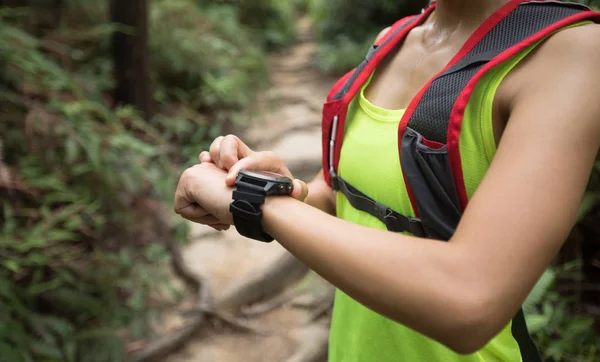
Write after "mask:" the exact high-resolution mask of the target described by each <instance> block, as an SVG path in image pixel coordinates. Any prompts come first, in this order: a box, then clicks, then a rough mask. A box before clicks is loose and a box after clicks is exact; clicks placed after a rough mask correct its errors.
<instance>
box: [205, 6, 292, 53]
mask: <svg viewBox="0 0 600 362" xmlns="http://www.w3.org/2000/svg"><path fill="white" fill-rule="evenodd" d="M197 2H198V3H199V4H201V7H202V8H204V9H206V8H210V7H211V6H214V4H215V3H216V4H218V5H217V6H223V5H226V6H227V7H228V8H230V9H235V12H236V20H238V21H239V22H240V23H241V24H243V25H244V26H245V27H247V28H249V29H250V30H252V33H253V36H254V37H256V38H257V39H258V40H259V42H258V44H260V45H261V46H262V47H263V48H265V49H268V50H277V49H281V48H282V47H284V46H286V45H289V44H290V43H291V42H293V41H294V39H295V28H294V20H295V17H294V16H295V3H294V2H293V1H281V0H219V1H214V0H197Z"/></svg>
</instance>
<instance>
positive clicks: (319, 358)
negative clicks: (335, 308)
mask: <svg viewBox="0 0 600 362" xmlns="http://www.w3.org/2000/svg"><path fill="white" fill-rule="evenodd" d="M300 334H301V342H300V348H298V350H297V351H296V353H294V354H293V355H292V356H291V357H290V358H288V359H287V360H286V361H285V362H325V361H326V360H327V348H328V342H329V335H328V328H326V326H324V325H319V324H314V325H311V326H309V327H307V328H305V329H303V330H302V331H301V333H300Z"/></svg>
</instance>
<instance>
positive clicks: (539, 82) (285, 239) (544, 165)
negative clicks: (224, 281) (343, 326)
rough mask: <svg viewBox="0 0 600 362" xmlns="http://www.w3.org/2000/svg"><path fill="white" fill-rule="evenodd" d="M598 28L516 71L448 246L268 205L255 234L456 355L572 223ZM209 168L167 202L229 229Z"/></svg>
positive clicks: (533, 276)
mask: <svg viewBox="0 0 600 362" xmlns="http://www.w3.org/2000/svg"><path fill="white" fill-rule="evenodd" d="M599 29H600V27H599V26H596V25H590V26H582V27H580V28H574V29H569V30H565V31H563V32H561V33H559V34H557V35H556V36H554V37H553V38H551V39H550V40H549V41H548V42H547V43H546V44H544V45H542V46H541V47H540V49H538V51H537V52H536V53H535V54H534V55H532V56H531V57H530V59H528V60H527V63H525V65H524V66H523V68H521V69H519V70H518V71H519V72H520V75H519V76H520V77H521V76H522V77H523V78H522V79H521V80H523V81H519V84H527V86H525V87H519V88H518V89H519V91H518V92H516V93H515V96H514V99H513V100H512V101H511V102H510V104H511V114H510V117H509V121H508V124H507V127H506V129H505V131H504V133H503V136H502V140H501V142H500V144H499V147H498V151H497V153H496V155H495V157H494V160H493V163H492V165H491V168H490V169H489V171H488V172H487V174H486V176H485V179H484V180H483V181H482V183H481V185H480V186H479V188H478V190H477V192H476V193H475V195H474V196H473V198H472V199H471V200H470V203H469V206H468V208H467V209H466V211H465V213H464V216H463V218H462V220H461V222H460V224H459V226H458V228H457V231H456V233H455V235H454V237H453V238H452V239H451V240H450V241H449V242H448V243H444V242H439V241H435V240H429V239H419V238H415V237H411V236H406V235H402V234H397V233H391V232H387V231H383V230H377V229H373V228H367V227H364V226H360V225H355V224H352V223H349V222H347V221H344V220H340V219H338V218H336V217H334V216H332V215H329V214H326V213H324V212H322V211H320V210H318V209H316V208H314V207H312V206H310V205H307V204H305V203H302V202H300V201H298V200H295V199H293V198H289V197H273V198H268V199H267V202H266V203H265V205H264V206H263V215H264V216H263V224H264V227H265V229H266V230H267V231H268V232H269V233H270V234H271V235H272V236H273V237H275V239H276V240H277V241H278V242H279V243H281V244H282V245H283V246H284V247H285V248H287V249H288V250H289V251H290V252H291V253H292V254H294V255H295V256H296V257H298V258H299V259H300V260H302V261H303V262H304V263H306V264H307V265H308V266H309V267H311V268H312V269H313V270H315V271H316V272H317V273H318V274H320V275H321V276H323V277H324V278H325V279H327V280H328V281H330V282H331V283H332V284H333V285H335V286H336V287H338V288H339V289H341V290H342V291H344V292H345V293H346V294H348V295H350V296H351V297H352V298H354V299H355V300H357V301H358V302H360V303H362V304H364V305H365V306H367V307H368V308H370V309H372V310H374V311H376V312H378V313H380V314H382V315H385V316H387V317H388V318H391V319H393V320H395V321H397V322H399V323H401V324H404V325H406V326H407V327H409V328H412V329H414V330H416V331H418V332H420V333H422V334H424V335H426V336H428V337H430V338H432V339H435V340H437V341H439V342H441V343H443V344H445V345H446V346H448V347H450V348H452V349H453V350H455V351H457V352H459V353H472V352H475V351H477V350H479V349H480V348H481V347H483V346H484V345H485V344H486V343H487V342H488V341H489V340H490V339H491V338H493V337H494V336H495V335H496V334H497V333H498V332H500V330H501V329H502V328H504V327H505V326H506V325H507V324H508V323H509V321H510V320H511V319H512V318H513V317H514V316H515V315H516V313H517V312H518V310H519V308H520V306H521V304H522V303H523V301H524V299H525V298H526V296H527V295H528V293H529V292H530V290H531V289H532V287H533V286H534V284H535V283H536V281H537V280H538V279H539V277H540V276H541V274H542V273H543V272H544V270H545V269H546V268H547V267H548V266H549V265H550V263H551V261H552V259H553V258H554V257H555V256H556V254H557V253H558V251H559V249H560V247H561V246H562V245H563V243H564V241H565V239H566V238H567V236H568V234H569V232H570V230H571V228H572V227H573V225H574V222H575V218H576V214H577V211H578V208H579V206H580V204H581V200H582V195H583V193H584V191H585V188H586V185H587V181H588V178H589V175H590V170H591V169H592V167H593V164H594V160H595V157H596V154H597V152H598V148H599V146H600V98H598V95H599V94H600V66H599V64H600V30H599ZM224 178H225V175H224V173H223V171H221V170H218V169H217V168H216V167H213V166H212V165H200V166H196V167H194V168H192V169H190V170H189V171H186V173H184V176H182V179H181V180H180V186H179V188H178V192H177V195H176V204H177V202H183V201H185V202H197V203H198V204H200V205H202V206H203V207H204V208H205V209H206V210H208V212H209V213H210V214H212V215H216V216H218V218H219V219H220V220H222V221H223V222H225V223H231V220H230V219H231V215H230V214H229V213H228V205H229V203H230V201H231V190H230V189H228V188H227V187H226V186H225V183H224Z"/></svg>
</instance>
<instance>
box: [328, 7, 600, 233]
mask: <svg viewBox="0 0 600 362" xmlns="http://www.w3.org/2000/svg"><path fill="white" fill-rule="evenodd" d="M434 9H435V3H434V4H432V5H430V6H429V7H427V8H426V9H424V10H423V12H422V14H421V15H415V16H409V17H406V18H404V19H401V20H400V21H398V22H396V23H395V24H394V25H393V26H392V27H391V29H390V30H389V31H388V32H387V34H386V35H385V36H384V37H383V38H382V39H380V40H379V41H378V42H376V43H375V44H374V45H373V46H372V47H371V49H370V50H369V52H368V54H367V55H366V57H365V59H364V61H363V62H362V63H361V64H360V65H359V66H358V67H356V68H354V69H353V70H351V71H350V72H348V73H347V74H346V75H344V76H343V77H342V78H341V79H339V80H338V81H337V82H336V83H335V84H334V86H333V88H332V89H331V91H330V92H329V94H328V96H327V103H325V105H324V107H323V120H322V131H323V140H322V141H323V170H324V174H325V180H326V181H327V183H328V184H329V185H330V186H331V187H332V188H333V190H334V191H340V192H342V193H343V194H344V195H345V196H346V198H347V199H348V202H349V203H350V204H351V205H352V206H353V207H354V208H356V209H358V210H361V211H364V212H367V213H369V214H371V215H373V216H375V217H376V218H378V219H379V220H380V221H381V222H383V223H384V224H385V225H386V227H387V229H388V230H389V231H393V232H405V231H408V232H410V233H412V234H413V235H415V236H418V237H426V238H432V239H438V240H443V241H447V240H449V239H450V238H451V237H452V235H453V234H454V231H455V230H456V227H457V225H458V223H459V221H460V218H461V216H462V213H463V211H464V210H465V208H466V206H467V203H468V199H467V191H466V188H465V184H464V180H463V172H462V166H461V158H460V151H459V137H460V133H461V123H462V119H463V114H464V111H465V109H466V107H467V104H468V103H469V99H470V97H471V94H472V93H473V91H474V89H475V86H476V84H477V82H478V81H479V79H481V78H482V77H483V76H484V75H485V74H486V72H488V71H489V70H491V69H492V68H494V67H495V66H497V65H499V64H501V63H502V62H504V61H506V60H508V59H510V58H511V57H512V56H514V55H516V54H517V53H519V52H520V51H522V50H523V49H525V48H527V47H529V46H531V45H533V44H535V43H537V42H538V41H540V40H542V39H544V38H545V37H547V36H549V35H551V34H552V33H553V32H555V31H557V30H559V29H561V28H563V27H565V26H568V25H570V24H574V23H577V22H580V21H583V20H593V21H596V22H600V13H597V12H594V11H591V10H590V9H589V8H588V7H586V6H584V5H581V4H575V3H567V2H560V1H540V0H535V1H531V0H530V1H524V0H513V1H510V2H508V3H507V4H506V5H504V6H503V7H502V8H500V9H499V10H498V11H496V12H495V13H494V14H493V15H491V16H490V17H489V18H488V19H487V20H486V21H485V22H484V23H483V24H482V25H481V26H480V27H479V28H478V29H477V30H476V31H475V32H474V33H473V35H471V37H470V38H469V39H468V40H467V42H466V43H465V44H464V45H463V47H462V49H461V50H460V51H459V52H458V54H456V56H454V58H453V59H452V60H451V61H450V63H449V64H448V65H447V66H446V67H445V68H444V69H443V70H442V71H440V72H439V73H438V74H437V75H436V76H434V77H433V78H432V79H431V80H430V81H429V82H428V83H427V84H426V85H425V86H424V87H423V88H422V89H421V90H420V91H419V93H418V94H417V95H416V97H415V98H414V99H413V100H412V101H411V102H410V104H409V106H408V108H407V109H406V112H405V114H404V116H403V117H402V119H401V121H400V126H399V128H398V153H399V161H400V165H401V167H402V173H403V175H404V181H405V184H406V188H407V191H408V195H409V197H410V201H411V205H412V208H413V210H414V213H415V215H416V217H409V216H406V215H402V214H400V213H398V212H396V211H394V210H392V209H391V208H389V207H387V206H386V205H384V204H381V203H379V202H376V201H375V200H373V199H372V198H370V197H369V196H368V195H365V194H364V193H362V192H361V191H360V190H358V189H356V188H355V187H353V186H352V185H351V184H349V183H348V182H346V181H345V180H344V179H342V178H341V177H340V176H339V175H338V173H337V170H338V164H339V158H340V152H341V149H342V143H343V140H344V131H345V122H346V117H347V114H348V107H349V104H350V102H351V101H352V99H353V98H354V96H355V95H356V94H357V92H358V91H359V90H360V89H361V87H362V86H363V85H364V84H365V82H366V81H367V80H368V78H369V76H370V75H371V74H372V72H373V71H374V70H375V68H376V67H377V66H378V65H379V63H380V62H381V61H382V60H383V59H384V58H385V57H386V56H387V55H388V54H389V53H390V52H391V51H393V50H394V49H395V48H396V47H397V46H398V45H399V44H401V43H402V41H403V40H404V39H405V38H406V37H407V35H408V33H409V32H410V30H411V29H413V28H415V27H417V26H419V25H420V24H422V23H423V22H424V21H425V20H426V19H427V18H428V16H429V15H430V14H431V13H432V12H433V11H434Z"/></svg>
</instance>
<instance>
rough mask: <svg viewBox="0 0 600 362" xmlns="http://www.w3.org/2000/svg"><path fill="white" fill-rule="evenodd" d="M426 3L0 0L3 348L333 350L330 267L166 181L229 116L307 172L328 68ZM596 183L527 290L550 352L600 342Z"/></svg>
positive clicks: (208, 356)
mask: <svg viewBox="0 0 600 362" xmlns="http://www.w3.org/2000/svg"><path fill="white" fill-rule="evenodd" d="M427 3H428V1H423V0H422V1H414V0H413V1H401V0H380V1H370V0H369V1H367V0H289V1H283V0H223V1H215V0H213V1H209V0H127V1H125V0H120V1H119V0H99V1H90V0H0V361H3V362H20V361H48V362H50V361H52V362H54V361H63V362H73V361H82V362H92V361H97V362H104V361H106V362H118V361H153V360H156V361H173V362H176V361H217V362H230V361H231V362H233V361H244V362H247V361H293V362H304V361H306V362H310V361H314V362H323V361H325V360H326V347H327V330H328V321H329V311H330V309H331V301H332V288H331V286H329V285H328V284H327V283H326V282H324V281H323V280H321V279H320V278H318V277H317V276H316V275H314V274H312V273H310V272H309V271H308V270H307V269H306V268H305V267H304V266H303V265H302V264H300V263H299V262H298V261H297V260H295V259H294V258H293V257H291V256H290V255H289V254H287V253H286V252H285V251H284V250H283V249H282V248H280V247H279V246H277V245H276V244H273V245H258V244H259V243H255V242H251V241H248V240H246V239H243V238H240V237H239V236H237V235H236V234H235V232H234V231H233V232H232V231H230V232H227V233H222V234H217V233H213V232H212V231H210V230H206V229H203V228H202V227H200V226H197V225H189V224H187V223H185V222H183V221H182V220H181V219H179V218H177V217H175V216H174V215H173V213H172V211H171V203H172V198H173V194H174V190H175V186H176V183H177V180H178V177H179V175H180V174H181V172H182V171H183V170H184V169H185V167H187V166H189V165H191V164H194V163H195V162H196V160H197V158H196V157H197V155H198V154H199V153H200V152H201V151H202V150H205V149H207V147H208V145H209V143H210V141H211V140H212V139H214V138H215V137H216V136H218V135H221V134H227V133H235V134H236V135H239V136H240V137H241V138H242V139H244V140H246V141H247V142H248V143H250V145H251V146H253V147H257V148H260V149H274V150H276V151H277V152H278V153H279V154H280V155H281V156H282V157H283V158H284V160H285V161H286V162H288V164H289V165H290V168H291V169H292V171H293V172H294V174H295V176H296V177H300V178H308V177H311V176H312V175H314V173H315V172H316V171H317V170H318V169H319V167H320V151H321V149H320V147H321V146H320V138H319V137H320V133H319V132H320V123H319V122H320V107H321V105H322V103H323V102H324V100H325V95H326V93H327V91H328V89H329V87H330V86H331V85H332V83H333V81H334V79H335V77H336V76H339V75H340V74H343V73H345V72H346V71H348V70H349V69H351V68H352V67H353V66H355V65H356V64H358V63H359V62H360V61H361V59H362V58H363V57H364V54H365V52H366V50H367V49H368V46H369V45H370V44H371V43H372V41H373V39H374V38H375V36H376V35H377V33H379V31H380V30H381V29H383V28H384V27H386V26H389V25H391V24H392V23H393V22H394V21H395V20H397V19H399V18H400V17H402V16H405V15H409V14H414V13H418V12H419V11H420V10H421V8H422V7H424V6H426V5H427ZM586 3H592V4H590V5H592V6H598V5H600V2H598V1H595V4H594V1H587V2H586ZM599 167H600V164H599ZM599 186H600V183H599V180H598V177H597V172H595V173H594V175H593V177H592V180H591V181H590V190H589V192H588V193H587V194H586V197H585V200H584V203H583V205H582V208H581V212H580V215H579V222H578V225H577V227H576V228H575V229H574V230H573V233H572V235H571V237H570V239H569V241H568V243H567V244H566V245H565V247H564V248H563V250H562V252H561V255H560V257H559V258H558V259H557V261H556V264H555V265H554V266H553V267H552V268H551V269H550V270H548V272H547V273H546V274H545V275H544V276H543V278H542V279H541V280H540V282H539V283H538V285H537V287H536V289H535V290H534V291H533V292H532V294H531V296H530V298H529V299H528V301H527V303H526V305H525V309H526V312H527V318H528V320H529V324H530V328H531V332H532V333H533V335H534V336H535V339H536V341H537V343H538V344H539V346H540V348H541V349H542V351H543V353H544V356H545V358H546V361H552V362H570V361H578V362H579V361H582V362H591V361H600V334H599V332H600V243H599V240H600V205H599V203H598V201H599V200H600V199H599V198H598V196H599V195H600V194H598V191H599V190H600V188H599ZM548 197H554V196H553V195H548Z"/></svg>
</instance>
